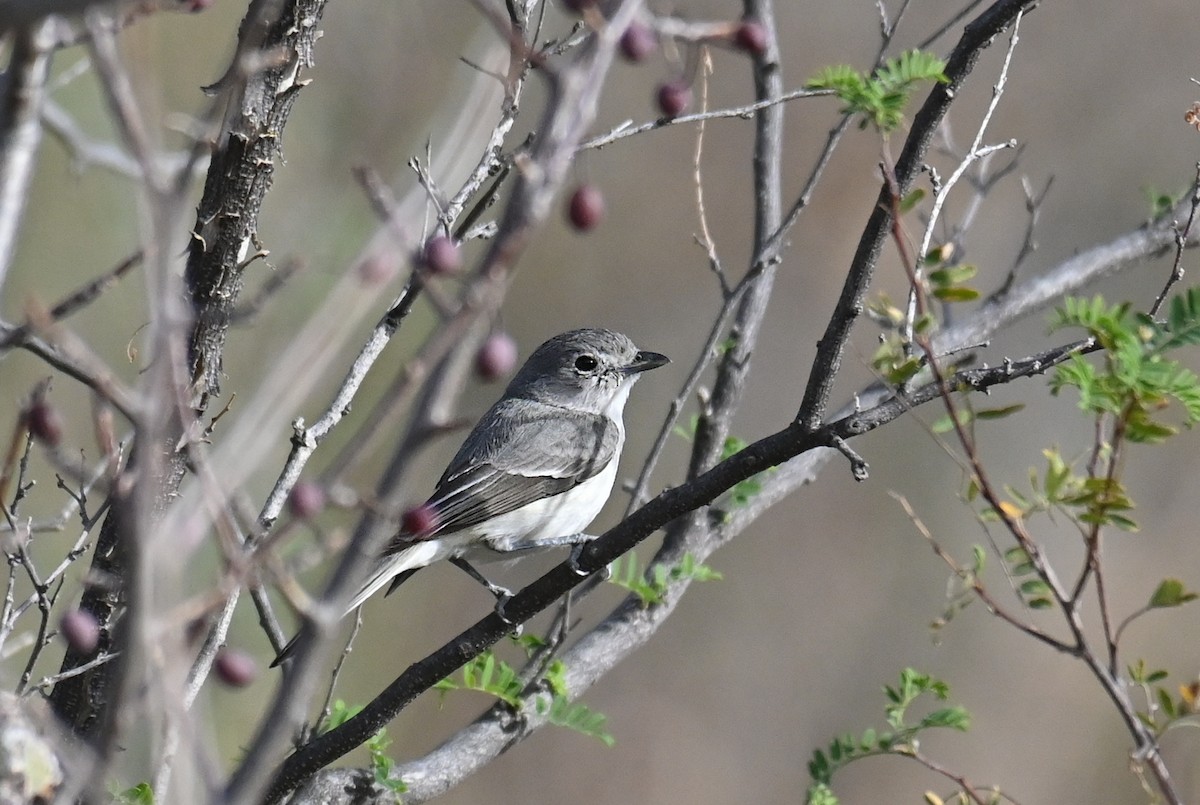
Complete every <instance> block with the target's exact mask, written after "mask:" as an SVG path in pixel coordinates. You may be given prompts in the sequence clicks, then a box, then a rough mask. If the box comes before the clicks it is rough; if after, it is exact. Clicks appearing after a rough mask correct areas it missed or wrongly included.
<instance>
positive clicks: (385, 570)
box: [346, 539, 445, 615]
mask: <svg viewBox="0 0 1200 805" xmlns="http://www.w3.org/2000/svg"><path fill="white" fill-rule="evenodd" d="M443 551H444V548H443V545H442V541H441V540H439V539H431V540H425V541H423V542H414V543H412V544H411V545H409V547H407V548H405V549H404V550H402V551H399V552H397V553H394V554H391V555H390V556H384V557H381V558H380V559H377V560H376V561H375V567H374V568H373V569H372V570H371V575H370V576H368V577H367V581H366V583H365V584H363V586H362V589H361V590H359V591H358V594H357V595H355V596H354V598H352V599H350V605H349V606H347V607H346V614H347V615H349V614H350V613H351V612H353V611H354V610H356V609H358V608H359V607H360V606H362V605H363V604H364V603H366V600H367V599H368V598H370V597H371V596H373V595H374V594H375V593H377V592H379V588H380V587H382V586H383V585H385V584H387V583H388V582H389V581H391V580H392V579H394V578H395V577H396V576H399V575H400V574H401V573H408V572H409V571H413V570H418V569H420V568H422V567H426V566H428V565H431V564H433V563H434V562H436V561H437V560H439V559H443V558H445V555H444V553H443Z"/></svg>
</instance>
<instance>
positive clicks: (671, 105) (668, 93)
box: [658, 79, 692, 117]
mask: <svg viewBox="0 0 1200 805" xmlns="http://www.w3.org/2000/svg"><path fill="white" fill-rule="evenodd" d="M691 105H692V88H691V87H690V86H688V84H687V82H686V81H683V80H682V79H680V80H676V81H668V82H667V83H665V84H663V85H661V86H660V87H659V88H658V108H659V109H661V110H662V113H663V114H664V115H666V116H667V117H679V116H680V115H681V114H683V113H684V111H686V110H687V108H688V107H689V106H691Z"/></svg>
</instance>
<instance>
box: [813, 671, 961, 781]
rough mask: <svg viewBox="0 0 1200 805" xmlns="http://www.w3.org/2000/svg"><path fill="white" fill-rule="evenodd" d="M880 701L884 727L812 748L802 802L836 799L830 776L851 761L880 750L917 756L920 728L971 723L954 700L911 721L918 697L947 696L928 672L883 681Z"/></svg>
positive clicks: (945, 687) (958, 726) (937, 698)
mask: <svg viewBox="0 0 1200 805" xmlns="http://www.w3.org/2000/svg"><path fill="white" fill-rule="evenodd" d="M883 691H884V695H885V696H886V697H887V704H886V705H885V706H884V714H885V717H886V721H887V725H888V729H886V730H875V729H867V730H864V731H863V733H862V734H861V735H858V736H855V735H844V736H841V737H838V738H834V739H833V741H831V742H830V744H829V747H828V748H827V749H818V750H816V751H815V752H813V756H812V759H811V760H810V761H809V762H808V773H809V776H810V777H811V779H812V784H811V785H810V786H809V788H808V795H807V800H806V801H807V803H808V805H837V803H838V798H837V796H836V795H835V794H834V793H833V788H832V786H833V777H834V775H835V774H836V773H837V772H838V771H840V770H841V769H843V768H845V767H846V766H847V765H849V764H851V763H854V762H855V761H859V760H863V759H864V758H868V757H876V756H880V755H897V756H900V757H910V758H919V751H918V744H919V739H920V736H921V734H922V733H924V732H926V731H928V730H931V729H945V728H949V729H954V730H959V731H960V732H965V731H966V730H967V729H968V728H969V727H970V725H971V716H970V713H968V712H967V711H966V709H964V708H962V707H960V706H957V705H955V706H950V707H939V708H936V709H934V710H932V711H930V712H929V713H927V714H926V715H924V716H921V717H920V718H917V719H916V720H915V721H913V720H910V717H909V709H910V708H911V707H912V706H913V705H914V704H915V703H916V702H917V701H918V700H919V699H921V698H922V697H926V698H929V697H932V698H933V699H934V700H935V701H939V702H943V701H946V700H947V699H948V698H949V696H950V688H949V686H948V685H947V684H946V683H945V682H943V681H941V680H940V679H935V678H934V677H932V676H929V675H928V674H923V673H921V672H920V671H916V670H914V669H912V668H905V669H904V670H903V671H902V672H901V673H900V684H899V685H898V686H896V687H892V686H891V685H885V686H884V688H883Z"/></svg>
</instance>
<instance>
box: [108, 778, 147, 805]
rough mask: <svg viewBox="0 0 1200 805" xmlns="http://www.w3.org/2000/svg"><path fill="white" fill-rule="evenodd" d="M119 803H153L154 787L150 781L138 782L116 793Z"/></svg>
mask: <svg viewBox="0 0 1200 805" xmlns="http://www.w3.org/2000/svg"><path fill="white" fill-rule="evenodd" d="M116 799H117V802H118V803H120V805H154V789H152V788H151V787H150V783H138V784H137V785H135V786H132V787H130V788H126V789H125V790H124V791H121V792H120V793H118V794H117V795H116Z"/></svg>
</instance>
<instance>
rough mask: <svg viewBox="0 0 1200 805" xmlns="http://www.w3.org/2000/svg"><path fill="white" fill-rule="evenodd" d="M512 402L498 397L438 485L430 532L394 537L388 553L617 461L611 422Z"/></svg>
mask: <svg viewBox="0 0 1200 805" xmlns="http://www.w3.org/2000/svg"><path fill="white" fill-rule="evenodd" d="M513 402H514V401H512V400H502V401H501V402H499V403H497V404H496V405H495V406H493V407H492V409H491V410H490V411H488V412H487V414H485V415H484V417H483V419H481V420H480V421H479V424H478V425H476V426H475V429H474V430H473V431H472V432H471V435H470V436H468V437H467V440H466V442H464V443H463V446H462V448H461V449H460V450H459V451H458V455H456V456H455V457H454V460H453V461H451V462H450V466H449V467H448V468H447V469H446V472H445V474H444V475H443V476H442V478H441V480H440V481H438V484H437V488H436V489H435V490H434V493H433V495H432V496H431V497H430V498H429V501H428V503H427V505H429V506H431V507H432V508H433V509H434V511H435V512H436V524H435V526H434V528H433V529H431V530H430V531H429V532H428V533H425V534H422V535H420V536H414V535H411V534H404V533H401V534H399V535H397V536H396V537H395V538H393V539H392V541H391V542H390V543H389V544H388V546H387V548H386V549H385V551H384V555H385V556H386V555H388V554H392V553H395V552H397V551H400V550H403V549H404V548H405V547H406V546H408V545H411V544H412V543H413V542H416V541H419V540H423V539H429V538H430V537H433V536H444V535H446V534H448V533H453V532H455V531H459V530H461V529H464V528H469V527H470V526H473V525H477V524H479V523H482V522H484V521H485V520H488V519H490V518H492V517H495V516H497V515H501V514H507V513H508V512H511V511H514V510H516V509H519V508H521V507H522V506H525V505H528V504H530V503H532V502H534V501H536V500H541V499H542V498H547V497H553V496H554V495H559V494H562V493H563V492H566V491H568V490H569V489H572V488H574V487H575V486H578V485H579V484H581V483H583V482H584V481H586V480H588V479H589V478H591V477H593V476H595V475H597V474H599V473H600V472H601V471H602V470H603V469H604V468H605V467H606V466H608V463H609V462H610V461H612V460H613V458H614V457H615V456H616V453H617V449H618V447H619V446H620V441H621V433H620V428H619V426H618V425H617V424H616V423H615V422H613V421H612V420H611V419H610V418H609V417H607V416H605V415H602V414H585V413H579V412H575V411H570V410H567V409H564V408H558V407H552V406H547V405H543V404H540V403H532V402H531V401H527V400H526V401H521V402H522V403H523V404H520V405H513V404H512V403H513Z"/></svg>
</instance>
